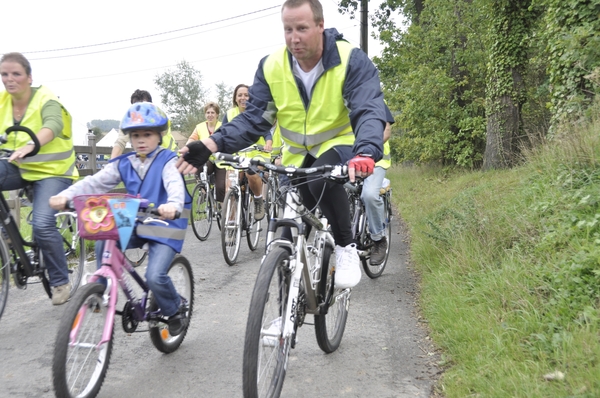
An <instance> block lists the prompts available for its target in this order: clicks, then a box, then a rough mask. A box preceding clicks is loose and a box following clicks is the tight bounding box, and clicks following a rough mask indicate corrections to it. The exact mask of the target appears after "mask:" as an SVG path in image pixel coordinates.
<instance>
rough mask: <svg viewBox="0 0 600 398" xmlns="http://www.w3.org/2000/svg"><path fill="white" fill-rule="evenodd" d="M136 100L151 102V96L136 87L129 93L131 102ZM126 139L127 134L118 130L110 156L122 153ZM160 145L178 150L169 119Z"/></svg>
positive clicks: (174, 150)
mask: <svg viewBox="0 0 600 398" xmlns="http://www.w3.org/2000/svg"><path fill="white" fill-rule="evenodd" d="M138 102H152V96H151V95H150V93H149V92H148V91H146V90H140V89H137V90H135V91H134V92H133V94H131V104H135V103H138ZM128 141H129V137H128V135H127V134H126V133H125V132H124V131H122V130H120V131H119V135H118V136H117V139H116V140H115V143H114V144H113V149H112V151H111V153H110V158H111V159H114V158H116V157H117V156H120V155H121V154H122V153H123V151H124V150H125V147H126V146H127V142H128ZM160 145H161V146H162V147H164V148H166V149H170V150H172V151H173V152H177V151H178V150H179V147H178V146H177V141H176V140H175V137H173V134H171V121H170V120H169V126H168V128H167V132H166V133H165V135H164V136H163V139H162V142H161V144H160Z"/></svg>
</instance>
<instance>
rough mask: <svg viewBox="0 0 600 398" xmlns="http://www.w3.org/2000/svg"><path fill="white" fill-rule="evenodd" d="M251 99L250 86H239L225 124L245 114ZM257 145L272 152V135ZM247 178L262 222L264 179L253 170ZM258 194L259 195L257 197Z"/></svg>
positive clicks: (256, 152) (256, 153)
mask: <svg viewBox="0 0 600 398" xmlns="http://www.w3.org/2000/svg"><path fill="white" fill-rule="evenodd" d="M249 99H250V95H249V94H248V86H247V85H245V84H238V85H237V87H236V88H235V90H233V108H231V109H229V110H228V111H227V114H226V115H225V117H224V118H223V124H226V123H227V122H229V121H231V120H233V118H235V117H236V116H237V115H239V114H240V113H242V112H244V111H245V110H246V102H247V101H248V100H249ZM255 144H257V145H262V146H263V147H264V150H265V151H267V152H270V151H271V149H272V145H273V139H272V136H271V133H270V132H268V133H267V134H266V135H265V136H264V137H261V138H259V139H258V141H256V143H255ZM244 156H245V157H251V158H252V157H255V156H261V157H264V154H263V153H261V152H260V151H252V152H249V153H247V154H244ZM265 160H267V161H269V160H270V156H268V157H267V158H266V159H265ZM246 177H248V185H249V186H250V190H251V191H252V193H253V194H254V218H255V219H256V220H262V219H263V218H264V216H265V204H264V200H263V196H262V190H263V183H262V179H261V178H260V176H259V175H257V174H256V173H254V172H253V171H251V170H248V171H247V172H246ZM257 192H258V195H256V193H257Z"/></svg>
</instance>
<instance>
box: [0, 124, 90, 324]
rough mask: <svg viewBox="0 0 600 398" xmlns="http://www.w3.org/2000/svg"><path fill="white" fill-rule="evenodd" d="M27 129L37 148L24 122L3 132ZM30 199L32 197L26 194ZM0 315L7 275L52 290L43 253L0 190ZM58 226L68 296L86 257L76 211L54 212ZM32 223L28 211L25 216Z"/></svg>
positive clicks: (19, 283)
mask: <svg viewBox="0 0 600 398" xmlns="http://www.w3.org/2000/svg"><path fill="white" fill-rule="evenodd" d="M19 131H20V132H24V133H26V134H27V135H28V136H29V137H30V138H31V139H32V140H33V141H34V143H35V152H37V151H38V150H39V148H40V145H39V141H38V139H37V137H36V135H35V133H34V132H33V131H31V130H30V129H29V128H27V127H25V126H13V127H10V128H9V129H7V130H6V134H10V133H15V132H19ZM3 143H6V136H5V135H3V136H0V144H3ZM13 152H14V151H12V150H9V149H5V148H1V149H0V159H8V158H9V157H10V155H11V154H12V153H13ZM24 192H29V189H25V190H24ZM29 199H31V198H29ZM0 217H1V218H2V223H1V225H0V318H1V317H2V313H3V312H4V307H5V306H6V301H7V299H8V289H9V284H10V282H9V279H10V275H11V274H12V276H13V282H14V285H15V286H16V287H17V288H19V289H26V288H27V286H28V285H29V284H31V283H40V282H41V283H42V285H43V286H44V290H45V291H46V293H47V294H48V297H50V298H52V290H51V288H50V281H49V277H48V271H47V270H46V268H45V267H44V256H43V253H42V251H41V250H40V247H39V246H38V244H37V242H36V241H35V239H34V238H33V236H32V237H31V238H24V237H23V235H21V231H20V230H19V228H18V227H17V223H16V222H15V219H14V217H13V215H12V213H11V212H10V207H9V205H8V202H7V201H6V199H5V198H4V195H3V194H0ZM56 219H57V221H56V222H57V226H58V229H59V231H60V233H61V235H62V237H63V247H64V251H65V256H66V257H67V267H68V272H69V282H70V283H71V297H72V296H73V294H74V293H75V291H76V290H77V288H78V287H79V284H80V282H81V277H82V275H83V270H84V267H85V261H86V250H85V245H84V241H83V239H82V238H80V237H79V234H78V230H77V220H76V214H75V213H72V212H61V213H57V214H56ZM27 220H28V222H29V223H31V213H30V214H29V216H28V217H27Z"/></svg>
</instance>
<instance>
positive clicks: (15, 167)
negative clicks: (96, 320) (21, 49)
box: [0, 53, 79, 305]
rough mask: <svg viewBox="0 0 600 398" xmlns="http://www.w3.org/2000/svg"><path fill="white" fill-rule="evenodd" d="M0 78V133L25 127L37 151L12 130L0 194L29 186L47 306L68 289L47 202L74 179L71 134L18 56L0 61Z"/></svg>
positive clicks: (0, 166)
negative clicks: (48, 288) (44, 273)
mask: <svg viewBox="0 0 600 398" xmlns="http://www.w3.org/2000/svg"><path fill="white" fill-rule="evenodd" d="M0 75H1V76H2V83H3V84H4V88H5V89H6V91H2V92H0V132H2V133H4V131H5V130H6V129H7V128H9V127H11V126H15V125H19V126H24V127H28V128H29V129H31V130H32V131H33V132H34V133H35V134H36V136H37V139H38V141H39V142H40V150H39V152H38V153H37V154H33V156H32V151H33V150H34V149H35V143H34V142H33V141H31V138H30V137H29V135H27V134H25V133H18V132H14V133H11V134H9V135H8V137H7V138H8V142H7V143H6V144H3V145H2V146H3V147H5V148H7V149H11V150H14V152H13V154H12V155H11V156H10V158H9V159H8V160H1V161H0V191H12V190H17V189H21V188H24V187H26V186H27V185H29V184H31V185H32V186H33V218H32V225H33V235H34V236H35V240H36V242H38V244H39V246H40V248H41V250H42V254H43V255H44V265H45V266H46V269H47V270H48V275H49V277H50V286H52V304H54V305H60V304H63V303H65V302H66V301H67V300H68V299H69V295H70V293H71V285H70V283H69V273H68V269H67V260H66V257H65V252H64V251H63V244H62V236H61V234H60V232H59V231H58V229H57V227H56V219H55V218H54V215H55V214H56V211H55V210H53V209H52V208H50V205H49V202H48V201H49V199H50V197H51V196H52V195H56V194H57V193H59V192H60V191H62V190H64V189H66V188H68V187H69V186H70V185H71V184H72V183H73V180H76V179H77V178H78V177H79V173H78V172H77V168H76V167H75V151H74V149H73V137H72V131H71V115H70V114H69V112H67V110H66V109H65V107H64V106H63V105H62V104H61V103H60V101H59V100H58V98H57V97H56V96H55V95H54V94H53V93H52V92H51V91H50V90H49V89H48V88H46V87H44V86H39V87H32V86H31V83H32V82H33V78H32V75H31V65H30V63H29V61H28V60H27V58H25V57H24V56H23V54H21V53H7V54H4V55H3V56H2V59H0Z"/></svg>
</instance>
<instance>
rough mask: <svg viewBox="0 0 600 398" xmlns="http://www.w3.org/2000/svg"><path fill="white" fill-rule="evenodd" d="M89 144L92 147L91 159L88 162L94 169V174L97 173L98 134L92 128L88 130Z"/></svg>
mask: <svg viewBox="0 0 600 398" xmlns="http://www.w3.org/2000/svg"><path fill="white" fill-rule="evenodd" d="M88 146H89V147H90V148H91V152H92V153H91V154H90V161H89V163H88V165H89V167H90V169H92V175H93V174H96V136H95V135H94V133H92V130H88Z"/></svg>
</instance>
